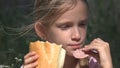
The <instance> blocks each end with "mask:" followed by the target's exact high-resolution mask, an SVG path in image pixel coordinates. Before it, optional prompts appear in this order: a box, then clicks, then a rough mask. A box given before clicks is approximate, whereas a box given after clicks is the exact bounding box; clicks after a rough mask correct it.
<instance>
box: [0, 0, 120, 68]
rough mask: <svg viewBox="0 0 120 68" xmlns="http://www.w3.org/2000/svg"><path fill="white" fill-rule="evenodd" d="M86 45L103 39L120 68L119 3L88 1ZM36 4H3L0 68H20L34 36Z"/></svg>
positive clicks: (6, 0) (25, 0)
mask: <svg viewBox="0 0 120 68" xmlns="http://www.w3.org/2000/svg"><path fill="white" fill-rule="evenodd" d="M88 2H89V6H90V18H89V25H88V36H87V43H89V42H90V41H92V40H93V39H94V38H97V37H100V38H102V39H103V40H104V41H106V42H109V44H110V47H111V54H112V60H113V65H114V68H120V53H119V52H120V42H119V41H120V37H119V35H120V7H119V6H120V0H88ZM33 4H34V0H0V68H19V67H20V66H21V64H22V63H23V57H24V55H25V54H26V53H27V52H28V51H29V42H30V41H36V40H38V39H39V38H38V37H37V36H36V34H35V33H34V30H33V27H32V25H31V24H32V23H34V21H33V18H32V16H31V13H32V11H33Z"/></svg>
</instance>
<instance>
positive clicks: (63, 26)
mask: <svg viewBox="0 0 120 68" xmlns="http://www.w3.org/2000/svg"><path fill="white" fill-rule="evenodd" d="M69 27H70V25H67V24H64V25H61V26H60V28H61V29H62V30H65V29H68V28H69Z"/></svg>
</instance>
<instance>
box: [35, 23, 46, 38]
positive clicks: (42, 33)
mask: <svg viewBox="0 0 120 68" xmlns="http://www.w3.org/2000/svg"><path fill="white" fill-rule="evenodd" d="M34 28H35V32H36V34H37V35H38V36H39V37H40V38H42V39H46V29H45V26H44V25H42V24H41V22H36V23H35V25H34Z"/></svg>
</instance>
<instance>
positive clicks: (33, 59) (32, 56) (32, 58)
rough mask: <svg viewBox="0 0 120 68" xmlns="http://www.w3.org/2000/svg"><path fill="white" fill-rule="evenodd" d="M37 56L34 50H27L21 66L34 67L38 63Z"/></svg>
mask: <svg viewBox="0 0 120 68" xmlns="http://www.w3.org/2000/svg"><path fill="white" fill-rule="evenodd" d="M38 58H39V56H38V55H37V54H36V53H35V52H29V53H28V54H26V55H25V56H24V64H23V68H35V67H36V66H37V65H38V63H37V59H38Z"/></svg>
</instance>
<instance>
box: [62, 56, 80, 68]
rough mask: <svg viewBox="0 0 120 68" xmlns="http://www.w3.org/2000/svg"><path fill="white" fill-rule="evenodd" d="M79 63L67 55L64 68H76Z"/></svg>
mask: <svg viewBox="0 0 120 68" xmlns="http://www.w3.org/2000/svg"><path fill="white" fill-rule="evenodd" d="M78 61H79V60H78V59H75V58H74V57H72V56H68V55H66V57H65V63H64V67H63V68H76V66H77V64H78Z"/></svg>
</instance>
